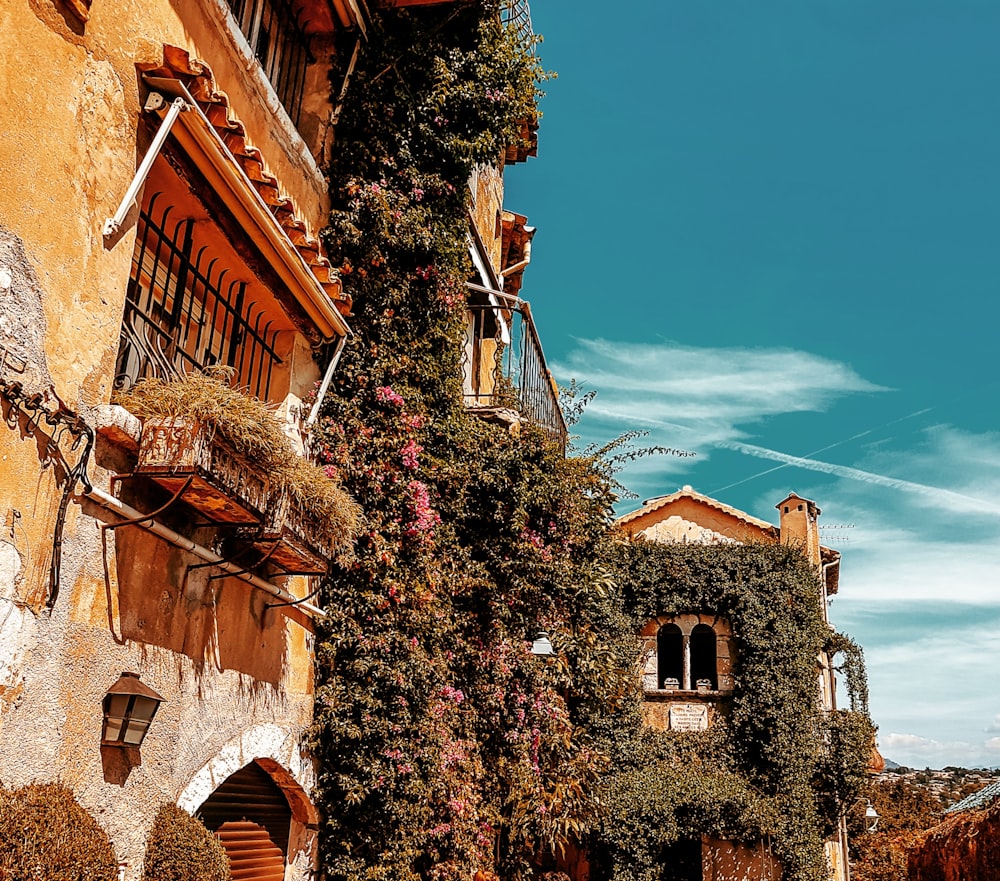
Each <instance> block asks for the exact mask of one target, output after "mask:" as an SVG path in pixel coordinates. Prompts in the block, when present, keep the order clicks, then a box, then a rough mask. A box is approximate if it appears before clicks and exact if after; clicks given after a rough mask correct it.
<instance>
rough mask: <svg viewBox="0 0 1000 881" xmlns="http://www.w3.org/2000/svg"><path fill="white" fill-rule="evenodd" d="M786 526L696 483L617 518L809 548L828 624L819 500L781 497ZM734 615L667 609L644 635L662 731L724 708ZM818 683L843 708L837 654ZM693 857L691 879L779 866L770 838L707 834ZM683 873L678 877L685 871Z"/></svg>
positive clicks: (828, 568)
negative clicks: (740, 839) (742, 839)
mask: <svg viewBox="0 0 1000 881" xmlns="http://www.w3.org/2000/svg"><path fill="white" fill-rule="evenodd" d="M776 507H777V509H778V512H779V514H778V526H774V525H773V524H771V523H768V522H767V521H765V520H759V519H757V518H756V517H753V516H751V515H749V514H746V513H744V512H743V511H739V510H737V509H736V508H733V507H731V506H729V505H726V504H724V503H722V502H719V501H717V500H715V499H713V498H710V497H708V496H705V495H702V494H700V493H697V492H695V491H694V490H693V489H692V488H691V487H690V486H685V487H684V488H683V489H681V490H679V491H677V492H675V493H672V494H670V495H666V496H660V497H657V498H654V499H649V500H647V501H646V502H645V503H644V504H643V505H642V507H641V508H639V509H638V510H636V511H633V512H631V513H629V514H626V515H624V516H623V517H621V518H619V520H618V524H619V526H620V527H622V528H623V529H624V530H625V531H626V532H627V533H628V534H629V535H632V536H641V537H643V538H645V539H646V540H647V541H655V542H663V543H695V544H726V543H748V542H759V543H777V542H781V543H785V544H791V545H795V546H797V547H801V548H802V550H803V553H804V554H805V555H806V556H807V558H808V560H809V561H810V562H811V563H812V565H813V566H815V567H816V570H817V572H818V573H819V574H820V576H821V577H820V581H819V585H820V589H819V595H818V596H817V597H816V602H817V604H818V605H819V607H820V608H821V610H822V614H823V620H824V621H826V622H827V623H829V618H828V615H827V609H828V600H829V599H830V597H832V596H833V595H834V594H836V593H837V590H838V586H839V574H840V553H839V551H836V550H834V549H832V548H827V547H823V546H822V545H821V544H820V535H819V515H820V509H819V507H818V506H817V505H816V503H815V502H813V501H810V500H809V499H804V498H801V497H799V496H798V495H796V494H795V493H791V494H790V495H788V496H787V497H786V498H784V499H782V500H781V501H780V502H779V503H778V504H777V505H776ZM734 636H736V635H735V634H734V633H733V628H732V625H731V622H730V621H728V620H727V619H726V618H723V617H720V616H718V615H716V614H714V613H713V612H711V611H710V610H705V612H703V613H697V614H695V613H691V614H661V615H658V616H657V617H655V618H653V619H651V620H650V621H648V622H647V623H646V625H645V626H644V627H643V628H642V630H641V633H640V639H641V647H642V651H643V659H642V671H643V672H642V676H643V682H642V685H643V696H644V703H643V714H644V717H645V722H646V724H647V725H649V726H651V727H652V728H655V729H659V730H668V729H672V730H679V731H696V730H701V729H705V728H708V727H709V726H711V725H712V722H713V718H714V716H715V714H716V712H717V710H718V708H719V707H720V706H721V705H722V704H723V703H724V702H725V701H726V700H727V699H728V698H729V697H730V696H731V695H732V692H733V685H734V682H733V669H734V652H735V651H736V648H735V646H736V644H737V642H738V640H737V639H735V638H734ZM817 690H818V694H819V700H820V703H821V706H822V708H823V709H824V710H826V711H832V710H834V709H836V707H837V696H836V676H835V674H834V671H833V668H832V663H831V659H830V658H829V657H828V656H827V655H826V654H825V653H821V654H820V656H819V657H818V658H817ZM825 849H826V856H827V863H828V866H829V871H830V876H829V877H830V879H831V881H844V879H846V877H847V868H846V867H847V839H846V831H845V830H844V828H843V824H841V829H840V833H839V834H838V835H837V836H836V837H835V838H833V839H831V840H829V841H827V842H826V845H825ZM682 856H684V858H685V859H687V860H688V862H689V863H690V864H691V867H690V874H687V875H683V877H684V878H689V877H690V878H698V879H705V881H708V879H712V881H730V879H742V878H744V877H748V878H759V879H777V878H779V877H780V875H781V866H780V864H779V863H778V862H777V860H775V859H774V858H773V857H771V856H770V854H769V852H768V851H767V848H766V846H765V843H764V842H760V843H759V844H758V845H757V846H756V847H748V846H744V845H737V844H734V843H732V842H725V841H718V840H715V839H711V838H707V837H706V838H703V839H702V841H701V844H700V848H698V852H697V853H692V854H684V855H682ZM679 877H680V876H679Z"/></svg>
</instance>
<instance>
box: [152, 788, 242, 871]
mask: <svg viewBox="0 0 1000 881" xmlns="http://www.w3.org/2000/svg"><path fill="white" fill-rule="evenodd" d="M142 879H143V881H231V879H232V873H231V872H230V869H229V858H228V857H227V856H226V852H225V850H224V849H223V847H222V845H221V844H220V843H219V839H218V838H216V837H215V836H214V835H213V834H212V833H211V832H209V831H208V829H206V828H205V826H204V825H203V824H202V823H201V822H200V821H199V820H197V819H195V818H194V817H192V816H191V815H190V814H189V813H188V812H187V811H184V810H182V809H181V808H179V807H177V805H175V804H172V803H170V802H167V803H165V804H163V805H162V806H161V807H160V809H159V811H157V812H156V819H155V820H154V821H153V828H152V829H151V830H150V832H149V838H148V839H147V840H146V859H145V861H144V862H143V867H142Z"/></svg>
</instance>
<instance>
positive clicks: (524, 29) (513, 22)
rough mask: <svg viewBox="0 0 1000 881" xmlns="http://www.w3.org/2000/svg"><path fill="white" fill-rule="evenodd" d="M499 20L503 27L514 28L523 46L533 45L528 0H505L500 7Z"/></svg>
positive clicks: (533, 34)
mask: <svg viewBox="0 0 1000 881" xmlns="http://www.w3.org/2000/svg"><path fill="white" fill-rule="evenodd" d="M500 21H501V22H503V25H504V27H509V28H514V29H515V30H516V31H517V33H518V36H519V37H520V38H521V41H522V42H523V43H524V45H525V46H533V45H534V36H535V32H534V30H533V29H532V27H531V10H530V9H529V8H528V0H505V2H504V3H503V5H502V6H501V8H500Z"/></svg>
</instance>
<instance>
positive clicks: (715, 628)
mask: <svg viewBox="0 0 1000 881" xmlns="http://www.w3.org/2000/svg"><path fill="white" fill-rule="evenodd" d="M642 636H643V640H644V645H645V652H646V664H645V672H644V674H643V688H644V689H645V690H646V691H647V692H673V691H676V692H697V691H701V692H712V693H717V692H729V691H732V688H733V681H732V669H731V668H732V659H731V657H730V648H731V633H730V629H729V624H728V622H727V621H726V620H725V619H722V618H716V617H712V616H708V615H665V616H661V617H659V618H655V619H654V620H652V621H650V622H649V623H648V624H647V625H646V626H645V627H644V628H643V631H642Z"/></svg>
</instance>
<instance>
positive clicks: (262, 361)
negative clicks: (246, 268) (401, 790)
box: [115, 193, 286, 400]
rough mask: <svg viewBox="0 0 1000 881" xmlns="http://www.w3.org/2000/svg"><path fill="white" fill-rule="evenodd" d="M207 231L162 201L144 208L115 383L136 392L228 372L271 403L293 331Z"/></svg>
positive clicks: (157, 199)
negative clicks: (282, 344) (203, 373)
mask: <svg viewBox="0 0 1000 881" xmlns="http://www.w3.org/2000/svg"><path fill="white" fill-rule="evenodd" d="M204 230H205V226H204V225H203V224H199V223H196V222H195V220H194V219H192V218H190V217H184V216H182V213H181V211H179V210H178V209H177V208H176V206H174V205H172V204H171V202H170V200H169V199H168V198H166V197H164V195H163V194H162V193H156V194H154V195H153V196H152V197H151V198H149V199H148V201H146V202H144V204H143V207H142V209H141V211H140V213H139V223H138V234H137V237H136V244H135V251H134V253H133V255H132V271H131V276H130V278H129V285H128V292H127V295H126V300H125V313H124V316H123V320H122V331H121V342H120V345H119V350H118V363H117V368H116V378H115V383H116V385H117V386H118V387H119V388H128V387H130V386H131V385H133V384H134V383H135V382H136V381H137V380H138V379H141V378H144V377H159V378H161V379H170V378H174V377H177V376H182V375H184V374H186V373H188V372H190V371H192V370H198V369H201V368H205V367H211V366H214V365H225V366H227V367H231V368H232V369H233V379H232V383H233V385H235V386H238V387H241V388H244V389H246V390H247V391H248V392H249V393H250V394H252V395H255V396H256V397H258V398H260V399H261V400H267V399H268V392H269V389H270V384H271V378H272V374H273V372H274V368H275V367H276V366H277V365H280V364H281V363H282V361H281V359H280V358H279V357H278V354H277V351H276V350H275V342H276V339H277V336H278V333H279V332H280V331H282V330H284V329H286V328H285V326H284V323H282V322H280V321H279V320H278V317H277V316H276V315H275V313H274V312H273V311H268V310H265V308H264V306H263V305H262V304H261V303H259V302H257V301H256V300H255V298H254V297H253V296H251V293H250V291H249V290H248V284H247V281H246V280H245V279H243V278H238V277H236V273H235V272H233V270H232V268H231V266H229V265H228V264H227V263H226V262H225V261H224V260H222V259H220V256H219V254H218V253H217V252H216V250H215V248H213V247H211V246H210V245H209V244H207V243H206V242H205V241H203V238H207V236H204V235H203V233H204Z"/></svg>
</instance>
